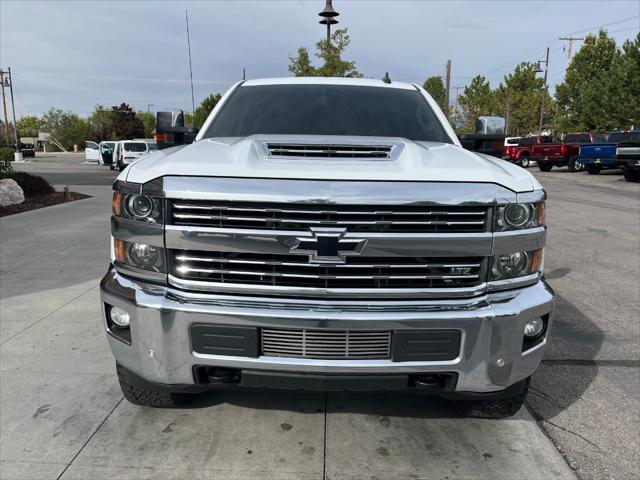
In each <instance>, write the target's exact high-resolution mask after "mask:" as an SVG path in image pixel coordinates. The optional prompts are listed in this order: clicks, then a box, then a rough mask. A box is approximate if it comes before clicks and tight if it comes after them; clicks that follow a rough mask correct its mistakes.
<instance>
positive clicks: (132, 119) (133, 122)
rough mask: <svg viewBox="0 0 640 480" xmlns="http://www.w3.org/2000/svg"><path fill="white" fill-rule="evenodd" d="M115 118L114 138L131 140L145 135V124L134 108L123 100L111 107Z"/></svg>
mask: <svg viewBox="0 0 640 480" xmlns="http://www.w3.org/2000/svg"><path fill="white" fill-rule="evenodd" d="M111 112H112V118H113V138H112V140H131V139H132V138H143V137H144V124H143V123H142V121H141V120H140V119H139V118H138V117H137V116H136V114H135V112H134V111H133V108H131V107H130V106H129V105H127V104H126V103H124V102H122V103H121V104H120V105H118V106H117V107H116V106H114V107H111Z"/></svg>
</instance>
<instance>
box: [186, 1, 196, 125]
mask: <svg viewBox="0 0 640 480" xmlns="http://www.w3.org/2000/svg"><path fill="white" fill-rule="evenodd" d="M184 19H185V21H186V23H187V47H188V48H189V78H190V79H191V114H192V115H193V117H192V118H193V122H194V123H195V121H196V120H195V118H196V101H195V99H194V97H193V69H192V68H191V38H190V37H189V14H188V13H187V10H185V11H184Z"/></svg>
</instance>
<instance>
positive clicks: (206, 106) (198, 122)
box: [193, 93, 222, 128]
mask: <svg viewBox="0 0 640 480" xmlns="http://www.w3.org/2000/svg"><path fill="white" fill-rule="evenodd" d="M221 98H222V95H220V94H219V93H212V94H211V95H209V96H208V97H207V98H205V99H204V100H202V102H201V103H200V106H199V107H198V108H196V111H195V118H194V120H193V121H194V124H195V125H194V126H195V127H196V128H202V125H204V122H205V120H206V119H207V117H208V116H209V114H210V113H211V111H212V110H213V109H214V108H215V106H216V105H217V104H218V102H219V101H220V99H221Z"/></svg>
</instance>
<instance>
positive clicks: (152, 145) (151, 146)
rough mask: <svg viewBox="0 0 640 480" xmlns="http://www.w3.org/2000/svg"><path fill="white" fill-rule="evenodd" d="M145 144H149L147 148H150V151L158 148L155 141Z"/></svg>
mask: <svg viewBox="0 0 640 480" xmlns="http://www.w3.org/2000/svg"><path fill="white" fill-rule="evenodd" d="M147 145H148V146H149V150H151V151H154V150H158V144H157V143H147Z"/></svg>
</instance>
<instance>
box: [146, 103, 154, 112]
mask: <svg viewBox="0 0 640 480" xmlns="http://www.w3.org/2000/svg"><path fill="white" fill-rule="evenodd" d="M151 107H153V103H147V113H151Z"/></svg>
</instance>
